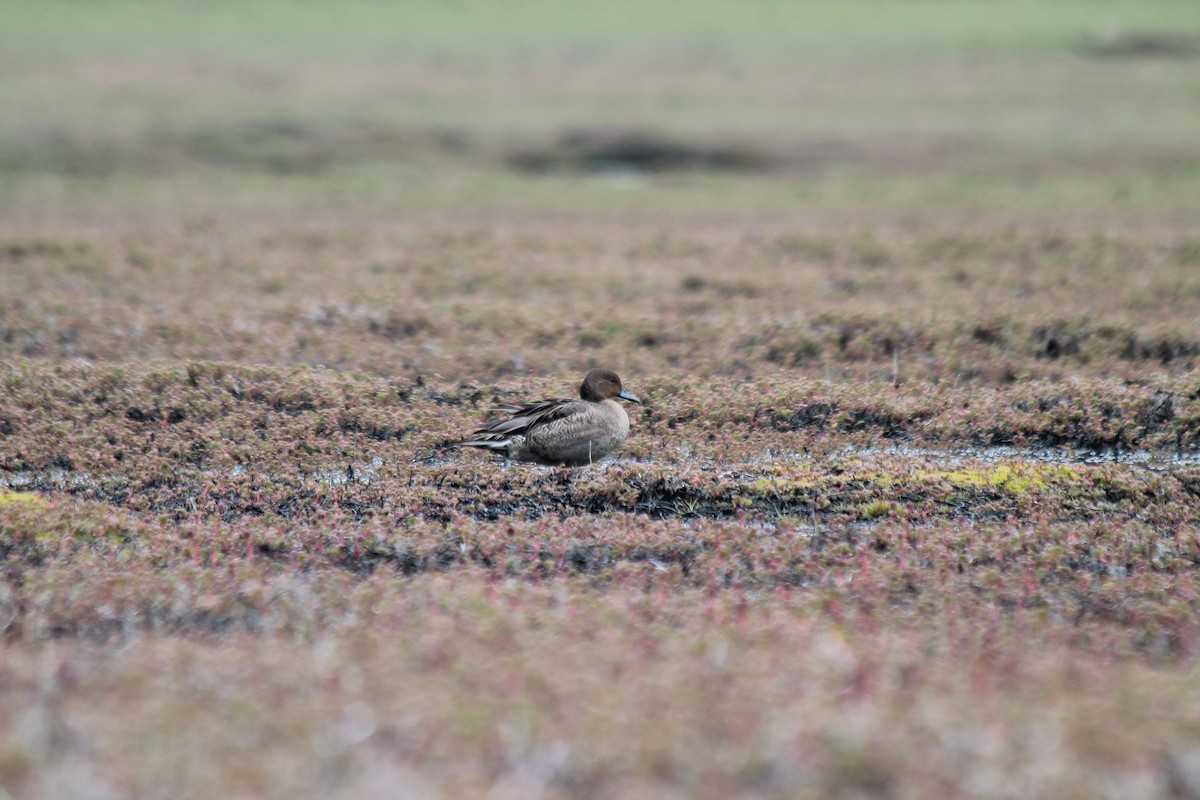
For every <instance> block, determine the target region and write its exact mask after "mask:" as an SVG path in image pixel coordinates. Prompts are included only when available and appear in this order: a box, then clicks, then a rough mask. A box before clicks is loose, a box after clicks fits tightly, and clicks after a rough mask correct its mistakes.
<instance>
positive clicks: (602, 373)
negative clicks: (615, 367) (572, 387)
mask: <svg viewBox="0 0 1200 800" xmlns="http://www.w3.org/2000/svg"><path fill="white" fill-rule="evenodd" d="M579 396H580V397H582V398H583V399H584V400H587V401H589V402H592V403H599V402H600V401H601V400H608V399H609V398H610V397H620V398H623V399H625V400H631V401H633V402H635V403H640V402H642V401H641V400H638V399H637V398H636V397H634V396H633V395H631V394H630V393H629V392H627V391H625V388H624V387H623V386H621V379H620V378H618V377H617V373H615V372H613V371H612V370H610V369H594V370H592V371H591V372H589V373H588V374H587V375H586V376H584V378H583V384H582V385H581V386H580V387H579Z"/></svg>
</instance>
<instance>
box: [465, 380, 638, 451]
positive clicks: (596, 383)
mask: <svg viewBox="0 0 1200 800" xmlns="http://www.w3.org/2000/svg"><path fill="white" fill-rule="evenodd" d="M618 398H620V399H621V400H628V401H629V402H631V403H638V404H639V405H640V404H641V402H642V401H641V400H639V399H638V398H637V397H636V396H635V395H633V394H630V393H629V392H628V391H626V390H625V387H624V386H622V385H621V379H620V378H619V377H617V374H616V373H615V372H613V371H612V370H608V369H593V370H591V371H590V372H588V374H587V375H585V376H584V378H583V383H582V384H580V386H579V399H575V398H560V399H555V400H539V401H537V402H533V403H525V404H516V403H503V404H501V405H499V406H497V407H496V410H497V411H503V412H505V413H506V414H507V416H505V417H502V418H500V419H497V420H493V421H492V422H489V423H488V424H486V425H484V426H483V427H482V428H479V429H478V430H477V431H475V432H474V433H472V434H471V435H470V436H469V437H467V438H466V439H463V440H462V441H458V442H454V443H453V444H454V445H456V446H458V447H476V448H480V449H483V450H490V451H491V452H493V453H498V454H499V455H502V456H505V457H507V458H510V459H512V460H514V461H527V462H532V463H536V464H546V465H554V466H560V465H561V466H567V467H582V466H586V465H588V464H592V463H595V462H596V461H599V460H600V459H602V458H604V457H605V456H607V455H608V454H609V453H611V452H612V451H613V450H615V449H616V448H617V447H618V446H619V445H620V444H621V442H623V441H625V438H626V437H627V436H629V417H628V415H626V413H625V409H624V408H623V407H622V406H621V404H620V403H618V402H617V399H618Z"/></svg>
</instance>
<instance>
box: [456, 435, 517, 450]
mask: <svg viewBox="0 0 1200 800" xmlns="http://www.w3.org/2000/svg"><path fill="white" fill-rule="evenodd" d="M454 444H455V445H456V446H458V447H478V448H481V449H484V450H492V451H494V452H497V453H507V452H508V448H509V446H510V445H511V444H512V440H511V439H509V438H508V437H500V438H495V439H492V438H484V437H482V436H480V437H477V438H474V439H463V440H462V441H461V442H455V443H454Z"/></svg>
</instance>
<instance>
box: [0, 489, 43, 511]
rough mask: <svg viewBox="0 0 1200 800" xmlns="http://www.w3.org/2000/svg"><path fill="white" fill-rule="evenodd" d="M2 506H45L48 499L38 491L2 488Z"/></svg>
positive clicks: (0, 494) (0, 497) (0, 498)
mask: <svg viewBox="0 0 1200 800" xmlns="http://www.w3.org/2000/svg"><path fill="white" fill-rule="evenodd" d="M0 506H20V507H25V508H45V506H46V501H45V500H44V499H43V498H42V496H41V495H40V494H38V493H37V492H15V491H13V490H11V489H0Z"/></svg>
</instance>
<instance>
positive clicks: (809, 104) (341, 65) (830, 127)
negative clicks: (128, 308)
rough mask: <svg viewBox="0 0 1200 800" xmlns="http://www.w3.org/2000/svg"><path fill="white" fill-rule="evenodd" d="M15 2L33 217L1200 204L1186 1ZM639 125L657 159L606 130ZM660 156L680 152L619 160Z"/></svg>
mask: <svg viewBox="0 0 1200 800" xmlns="http://www.w3.org/2000/svg"><path fill="white" fill-rule="evenodd" d="M4 12H5V25H4V27H3V30H2V31H0V46H2V47H3V58H4V71H5V80H4V82H3V84H2V85H0V102H2V103H3V105H4V107H5V108H6V109H8V110H9V113H6V114H5V115H4V120H3V121H2V122H0V126H2V127H0V169H2V170H3V175H4V181H3V186H4V187H5V188H3V189H0V192H2V194H0V201H3V202H4V203H5V205H6V206H7V207H9V208H10V209H20V210H22V211H24V212H25V213H31V212H32V210H33V209H46V208H54V207H55V206H56V205H58V204H59V203H60V202H61V201H62V200H63V198H64V197H67V196H69V197H70V198H71V205H72V206H74V207H82V208H87V207H91V206H93V205H99V206H101V207H104V208H112V207H113V204H114V203H115V204H118V205H120V206H125V205H133V206H139V205H141V206H145V205H158V206H161V204H162V203H164V202H169V203H172V204H175V203H178V204H185V205H194V204H201V205H203V204H211V205H215V206H218V207H220V208H231V207H240V206H242V205H243V204H250V205H253V206H270V205H275V206H280V205H282V206H285V207H288V208H291V209H294V208H296V207H299V208H309V209H320V210H322V211H328V210H329V209H331V208H339V207H356V208H371V209H376V210H386V211H388V212H408V213H413V212H420V211H428V210H430V209H436V210H439V211H453V212H456V213H482V214H485V215H486V214H512V213H525V212H537V211H541V212H547V211H552V212H555V213H559V214H577V215H592V214H601V213H603V214H608V215H622V214H632V213H636V214H639V215H645V214H646V213H647V212H650V211H671V210H678V211H681V212H685V213H703V212H709V213H717V214H721V215H723V216H727V215H731V214H734V215H736V214H746V215H760V214H767V215H772V214H774V215H783V214H787V215H789V216H790V215H794V214H800V213H807V214H814V215H818V216H819V217H822V218H824V217H826V216H829V217H832V218H835V219H847V218H848V219H849V220H851V221H853V222H857V221H861V220H863V219H864V218H865V219H872V218H874V217H875V216H877V215H881V216H883V217H885V218H887V219H895V220H905V219H912V218H914V217H920V216H922V212H924V211H931V212H933V214H936V215H948V217H946V221H947V223H953V224H962V223H966V222H974V223H976V224H987V223H988V222H993V223H998V224H1004V223H1006V222H1010V221H1013V220H1028V219H1030V218H1031V217H1032V216H1037V217H1038V218H1041V219H1043V220H1044V219H1045V218H1046V217H1045V215H1048V214H1049V215H1052V216H1053V217H1054V218H1056V219H1057V220H1058V221H1059V222H1061V223H1063V224H1066V223H1069V222H1071V221H1073V220H1080V221H1084V220H1086V221H1089V222H1091V221H1095V222H1096V223H1097V224H1103V225H1109V224H1120V223H1129V222H1130V221H1138V222H1140V223H1144V224H1152V221H1153V223H1155V224H1161V223H1162V221H1164V220H1166V221H1175V222H1184V221H1187V220H1190V219H1193V218H1194V216H1195V215H1194V213H1193V212H1194V211H1195V207H1194V205H1193V203H1194V196H1195V193H1194V192H1193V191H1191V190H1192V189H1193V188H1194V186H1195V184H1196V181H1197V177H1198V168H1197V163H1196V159H1197V156H1196V147H1195V143H1196V141H1197V139H1198V137H1200V110H1198V104H1197V103H1196V102H1195V98H1196V90H1197V89H1196V87H1197V78H1196V76H1195V72H1196V70H1195V69H1194V66H1195V61H1194V57H1195V55H1196V52H1197V50H1198V49H1200V43H1198V42H1197V37H1198V36H1200V33H1197V30H1198V29H1200V22H1198V21H1197V19H1196V17H1197V15H1196V12H1195V9H1194V8H1192V7H1191V5H1190V4H1189V3H1187V2H1185V1H1183V0H1176V1H1174V2H1171V1H1169V0H1151V1H1150V2H1064V3H1054V4H1047V3H1038V2H1016V3H982V2H981V3H969V2H951V3H945V2H922V1H920V0H918V1H917V2H849V3H838V2H808V3H803V4H801V5H795V4H790V3H777V2H750V3H745V4H741V5H739V6H738V7H736V8H734V7H731V6H729V5H727V4H722V3H707V2H705V3H693V4H672V3H650V4H646V3H625V2H617V3H609V4H604V5H603V6H602V7H596V8H591V9H577V8H574V7H571V6H570V5H568V4H560V3H553V2H530V1H526V2H518V3H512V4H506V5H504V6H496V5H491V4H485V3H478V4H477V3H470V2H467V3H460V4H455V5H453V6H450V7H445V6H443V5H442V4H436V3H419V2H417V3H404V4H394V5H391V4H378V3H369V2H349V3H342V4H339V5H337V6H336V7H334V6H324V5H320V4H313V3H285V2H279V3H274V2H270V1H269V0H264V2H256V3H249V4H234V3H195V4H192V3H171V2H168V3H159V4H148V3H139V2H106V3H99V4H76V3H70V2H53V1H52V2H47V3H38V4H21V3H11V4H6V6H5V8H4ZM622 133H634V134H641V135H643V136H648V137H650V138H651V139H652V142H651V143H652V144H653V143H658V144H660V145H661V146H662V148H663V149H664V150H665V153H660V155H661V156H664V158H663V160H661V161H658V162H655V161H654V159H653V156H654V153H653V152H651V153H650V154H649V155H647V152H646V148H644V147H643V148H641V149H640V150H639V148H638V147H636V146H631V147H629V148H626V149H624V150H623V149H622V148H621V147H619V146H617V147H615V149H610V150H605V148H604V143H608V144H612V139H613V137H614V136H616V137H617V138H619V135H620V134H622ZM580 140H582V143H580ZM572 142H575V143H576V146H574V147H573V146H572V144H571V143H572ZM589 143H590V144H589ZM643 143H644V142H643ZM618 144H619V143H618ZM633 144H634V145H636V144H637V142H634V143H633ZM652 149H653V148H651V150H652ZM672 155H673V156H675V157H676V159H677V160H676V162H674V163H676V164H677V165H682V166H683V167H684V168H682V169H679V170H673V169H672V162H671V160H670V158H671V156H672ZM689 155H690V156H691V158H692V159H693V160H692V161H689V160H688V157H689ZM606 156H607V157H606ZM722 156H725V157H724V158H722ZM639 158H641V159H643V160H639ZM689 165H690V166H691V167H692V168H687V167H689ZM697 166H698V167H699V168H696V167H697ZM704 167H709V168H708V169H705V168H704ZM659 168H662V169H665V170H667V171H671V172H675V171H677V172H680V173H682V174H674V175H670V176H660V177H669V178H670V179H669V180H658V181H644V180H643V181H630V180H617V179H614V178H622V177H623V178H629V177H630V175H631V174H632V175H634V176H641V177H646V175H645V172H647V171H652V170H656V169H659ZM530 171H532V172H534V173H539V171H540V174H535V175H530V174H529V172H530ZM579 171H582V172H583V173H584V175H582V176H581V175H579V174H577V173H578V172H579ZM597 172H598V173H601V174H602V175H603V176H604V177H606V178H608V179H609V180H600V181H598V180H595V179H594V178H596V174H595V173H597ZM567 195H569V196H570V198H571V199H570V202H564V199H563V198H564V196H567ZM931 216H932V214H931ZM792 218H793V219H794V217H792Z"/></svg>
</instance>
